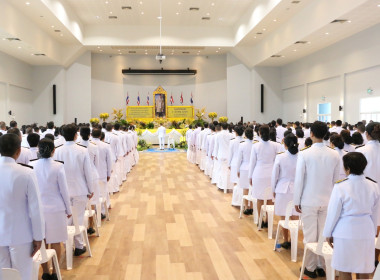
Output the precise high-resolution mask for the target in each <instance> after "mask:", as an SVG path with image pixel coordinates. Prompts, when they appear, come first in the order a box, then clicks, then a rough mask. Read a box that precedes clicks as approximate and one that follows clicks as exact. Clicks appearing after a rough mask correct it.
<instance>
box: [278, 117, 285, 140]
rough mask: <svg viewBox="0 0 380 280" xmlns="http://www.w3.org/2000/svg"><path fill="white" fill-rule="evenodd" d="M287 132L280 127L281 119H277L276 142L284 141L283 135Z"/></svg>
mask: <svg viewBox="0 0 380 280" xmlns="http://www.w3.org/2000/svg"><path fill="white" fill-rule="evenodd" d="M285 131H287V129H286V128H285V127H283V126H282V119H277V121H276V133H277V141H278V142H279V143H281V142H282V140H283V139H284V133H285Z"/></svg>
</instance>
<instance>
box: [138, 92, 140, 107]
mask: <svg viewBox="0 0 380 280" xmlns="http://www.w3.org/2000/svg"><path fill="white" fill-rule="evenodd" d="M137 106H140V93H139V95H138V96H137Z"/></svg>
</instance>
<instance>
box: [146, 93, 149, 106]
mask: <svg viewBox="0 0 380 280" xmlns="http://www.w3.org/2000/svg"><path fill="white" fill-rule="evenodd" d="M146 104H147V105H148V106H149V93H148V95H147V97H146Z"/></svg>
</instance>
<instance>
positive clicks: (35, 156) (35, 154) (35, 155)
mask: <svg viewBox="0 0 380 280" xmlns="http://www.w3.org/2000/svg"><path fill="white" fill-rule="evenodd" d="M29 151H30V153H31V155H32V157H31V158H30V161H32V160H36V159H38V148H30V149H29Z"/></svg>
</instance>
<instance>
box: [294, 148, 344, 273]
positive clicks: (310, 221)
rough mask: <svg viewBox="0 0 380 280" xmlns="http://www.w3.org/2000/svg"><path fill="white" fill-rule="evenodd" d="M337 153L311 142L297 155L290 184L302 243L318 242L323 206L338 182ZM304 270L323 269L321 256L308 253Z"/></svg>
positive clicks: (322, 219) (325, 208)
mask: <svg viewBox="0 0 380 280" xmlns="http://www.w3.org/2000/svg"><path fill="white" fill-rule="evenodd" d="M339 168H340V158H339V154H338V153H337V152H336V151H334V150H333V149H331V148H329V147H327V146H325V145H324V144H323V143H315V144H313V145H312V146H310V147H309V148H306V149H304V150H303V151H301V152H300V153H299V154H298V160H297V168H296V178H295V181H294V205H301V208H302V215H301V218H302V222H303V225H304V227H303V232H304V243H309V242H318V238H319V235H320V233H321V230H322V228H323V226H324V224H325V220H326V214H327V206H328V203H329V200H330V195H331V192H332V189H333V187H334V183H335V182H336V181H338V178H339ZM305 266H306V268H307V270H309V271H314V270H315V269H316V267H317V266H318V267H321V268H323V267H324V259H323V257H319V256H318V257H317V256H316V255H315V254H308V256H307V258H306V260H305Z"/></svg>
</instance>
